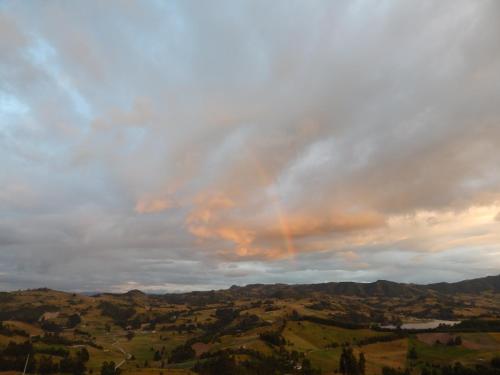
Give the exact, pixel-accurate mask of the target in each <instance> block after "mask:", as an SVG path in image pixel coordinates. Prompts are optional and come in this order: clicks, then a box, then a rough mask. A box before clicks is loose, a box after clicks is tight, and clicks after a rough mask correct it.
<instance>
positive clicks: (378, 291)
mask: <svg viewBox="0 0 500 375" xmlns="http://www.w3.org/2000/svg"><path fill="white" fill-rule="evenodd" d="M487 291H489V292H496V293H500V275H498V276H488V277H483V278H478V279H473V280H464V281H459V282H456V283H435V284H428V285H419V284H406V283H396V282H392V281H386V280H378V281H375V282H372V283H356V282H330V283H321V284H297V285H288V284H250V285H246V286H236V285H233V286H232V287H231V288H229V289H225V290H217V291H207V292H188V293H180V294H173V293H168V294H165V295H164V296H163V297H164V298H165V299H167V300H168V301H169V302H171V303H183V302H188V303H196V302H197V303H213V302H222V301H224V300H228V299H237V298H264V299H265V298H307V297H309V296H313V295H321V294H326V295H329V296H351V297H387V298H394V297H401V298H415V297H425V296H428V295H436V294H443V295H449V294H456V293H465V294H478V293H482V292H487Z"/></svg>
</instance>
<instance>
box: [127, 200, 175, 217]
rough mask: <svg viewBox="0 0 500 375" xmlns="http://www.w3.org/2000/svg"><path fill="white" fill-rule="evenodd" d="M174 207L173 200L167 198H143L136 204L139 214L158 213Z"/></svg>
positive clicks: (136, 210)
mask: <svg viewBox="0 0 500 375" xmlns="http://www.w3.org/2000/svg"><path fill="white" fill-rule="evenodd" d="M170 207H172V202H171V201H170V200H169V199H166V198H141V199H139V200H138V201H137V203H136V204H135V212H137V213H139V214H149V213H158V212H163V211H166V210H168V209H169V208H170Z"/></svg>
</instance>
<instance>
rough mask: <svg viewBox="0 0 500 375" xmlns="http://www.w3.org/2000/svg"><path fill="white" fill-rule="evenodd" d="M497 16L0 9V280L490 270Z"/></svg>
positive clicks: (180, 281)
mask: <svg viewBox="0 0 500 375" xmlns="http://www.w3.org/2000/svg"><path fill="white" fill-rule="evenodd" d="M499 18H500V2H498V1H495V0H491V1H486V0H478V1H461V0H439V1H437V0H436V1H422V0H413V1H395V0H393V1H360V0H353V1H342V0H339V1H320V0H312V1H292V0H276V1H272V2H269V1H260V0H248V1H244V0H237V1H234V0H228V1H220V0H215V1H194V0H187V1H173V0H172V1H128V0H123V1H83V0H82V1H71V2H67V1H55V0H51V1H29V2H28V1H1V2H0V289H2V290H16V289H23V288H36V287H50V288H55V289H62V290H72V291H126V290H129V289H141V290H145V291H149V292H167V291H168V292H178V291H188V290H208V289H219V288H225V287H228V286H230V285H233V284H236V285H245V284H249V283H316V282H327V281H346V280H350V281H360V282H370V281H375V280H378V279H386V280H394V281H401V282H419V283H430V282H435V281H457V280H462V279H467V278H474V277H481V276H485V275H496V274H499V273H500V48H499V46H500V23H499V22H498V19H499Z"/></svg>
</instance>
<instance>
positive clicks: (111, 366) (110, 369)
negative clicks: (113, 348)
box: [101, 361, 121, 375]
mask: <svg viewBox="0 0 500 375" xmlns="http://www.w3.org/2000/svg"><path fill="white" fill-rule="evenodd" d="M115 366H116V365H115V363H114V362H113V361H111V362H103V364H102V366H101V375H119V374H120V373H121V370H120V369H116V370H115Z"/></svg>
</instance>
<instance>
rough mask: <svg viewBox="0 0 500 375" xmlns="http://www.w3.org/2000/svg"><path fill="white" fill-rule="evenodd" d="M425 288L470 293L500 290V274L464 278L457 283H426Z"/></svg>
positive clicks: (449, 292)
mask: <svg viewBox="0 0 500 375" xmlns="http://www.w3.org/2000/svg"><path fill="white" fill-rule="evenodd" d="M424 288H427V289H430V290H435V291H437V292H439V293H443V294H454V293H470V294H476V293H481V292H484V291H493V292H497V293H499V292H500V275H498V276H487V277H482V278H479V279H472V280H464V281H459V282H456V283H436V284H429V285H425V286H424Z"/></svg>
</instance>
